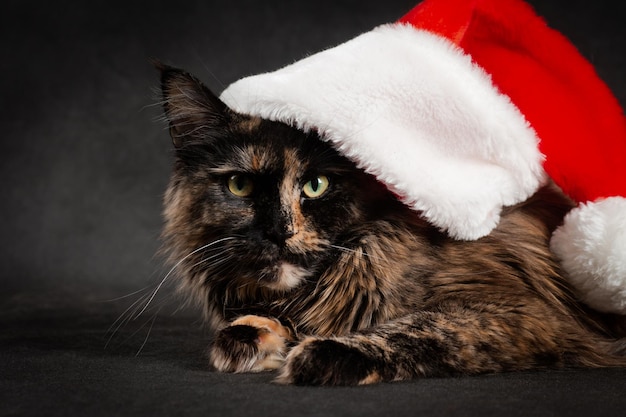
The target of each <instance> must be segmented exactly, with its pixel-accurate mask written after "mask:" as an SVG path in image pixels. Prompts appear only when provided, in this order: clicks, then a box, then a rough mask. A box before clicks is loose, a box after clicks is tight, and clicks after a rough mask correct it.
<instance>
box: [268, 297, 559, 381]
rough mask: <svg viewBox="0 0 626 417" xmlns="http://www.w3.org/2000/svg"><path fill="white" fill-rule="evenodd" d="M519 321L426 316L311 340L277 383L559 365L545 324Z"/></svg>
mask: <svg viewBox="0 0 626 417" xmlns="http://www.w3.org/2000/svg"><path fill="white" fill-rule="evenodd" d="M517 316H518V315H517V314H512V315H508V316H507V315H506V314H505V315H489V314H487V313H486V312H484V311H473V310H472V309H461V308H459V309H455V311H449V312H428V311H423V312H419V313H415V314H412V315H409V316H406V317H404V318H401V319H397V320H395V321H393V322H389V323H386V324H383V325H379V326H377V327H375V328H373V329H370V330H367V331H363V332H358V333H353V334H348V335H345V336H340V337H329V338H320V337H308V338H305V339H304V340H303V341H301V342H300V343H299V344H298V345H297V346H295V347H294V348H292V349H291V351H290V352H289V355H288V356H287V360H286V362H285V365H284V366H283V367H282V369H281V374H280V376H279V379H278V381H279V382H282V383H291V384H297V385H360V384H371V383H376V382H382V381H397V380H407V379H413V378H419V377H433V376H449V375H455V374H465V375H468V374H479V373H485V372H501V371H505V370H522V369H530V368H534V367H545V366H553V365H557V364H559V363H560V362H561V355H563V352H564V346H562V347H559V346H558V344H557V343H556V340H555V339H554V338H553V337H552V336H551V335H552V334H554V332H553V331H552V330H550V323H549V322H550V320H549V319H545V318H543V319H538V318H533V317H529V316H524V317H517ZM524 324H525V325H526V326H527V327H526V328H525V327H524V326H523V325H524Z"/></svg>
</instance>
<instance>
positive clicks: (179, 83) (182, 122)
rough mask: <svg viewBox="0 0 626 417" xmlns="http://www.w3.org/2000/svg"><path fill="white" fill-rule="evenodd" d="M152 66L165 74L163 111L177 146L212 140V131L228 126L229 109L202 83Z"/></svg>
mask: <svg viewBox="0 0 626 417" xmlns="http://www.w3.org/2000/svg"><path fill="white" fill-rule="evenodd" d="M152 63H153V65H154V66H155V68H156V69H157V70H159V72H160V73H161V91H162V97H163V109H164V110H165V117H166V119H167V120H168V121H169V124H170V135H171V137H172V141H173V143H174V146H176V147H177V148H179V147H181V146H182V145H183V144H184V143H185V141H187V140H190V139H204V138H207V137H210V136H211V131H212V130H214V129H217V128H219V127H220V126H224V125H225V124H226V122H227V119H228V107H227V106H226V104H224V103H223V102H222V101H221V100H220V99H219V98H218V97H217V96H216V95H215V94H213V92H211V90H209V89H208V88H207V87H206V86H205V85H204V84H203V83H202V82H201V81H200V80H198V79H197V78H196V77H194V76H193V75H191V74H189V73H187V72H186V71H183V70H181V69H178V68H175V67H171V66H169V65H166V64H163V63H162V62H160V61H157V60H152Z"/></svg>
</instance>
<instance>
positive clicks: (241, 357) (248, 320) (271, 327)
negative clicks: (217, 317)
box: [210, 315, 293, 372]
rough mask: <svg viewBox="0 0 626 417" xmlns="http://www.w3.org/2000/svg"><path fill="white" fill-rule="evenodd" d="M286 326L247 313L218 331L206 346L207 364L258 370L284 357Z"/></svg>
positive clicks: (276, 365) (222, 368) (226, 369)
mask: <svg viewBox="0 0 626 417" xmlns="http://www.w3.org/2000/svg"><path fill="white" fill-rule="evenodd" d="M291 340H293V336H292V334H291V332H290V330H289V328H287V327H285V326H283V325H282V324H281V323H280V322H279V321H278V320H276V319H273V318H268V317H262V316H255V315H247V316H243V317H240V318H238V319H236V320H235V321H233V322H232V323H230V325H228V326H227V327H225V328H224V329H222V330H221V331H219V332H218V334H217V335H216V337H215V340H214V341H213V344H212V346H211V350H210V361H211V364H212V365H213V366H214V367H215V368H216V369H217V370H218V371H222V372H260V371H265V370H272V369H277V368H279V367H280V366H282V364H283V363H284V361H285V357H286V355H287V350H288V347H287V345H288V342H289V341H291Z"/></svg>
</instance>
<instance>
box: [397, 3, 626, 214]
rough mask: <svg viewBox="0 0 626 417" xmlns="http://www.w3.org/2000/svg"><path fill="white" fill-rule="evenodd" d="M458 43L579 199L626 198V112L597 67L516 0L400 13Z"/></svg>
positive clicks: (434, 6) (562, 183) (423, 7)
mask: <svg viewBox="0 0 626 417" xmlns="http://www.w3.org/2000/svg"><path fill="white" fill-rule="evenodd" d="M400 22H402V23H408V24H411V25H413V26H414V27H416V28H418V29H423V30H427V31H431V32H433V33H438V34H440V35H441V36H443V37H446V38H448V39H450V40H451V41H452V42H454V43H455V44H457V45H459V46H460V47H461V48H462V49H463V50H464V51H465V52H466V53H467V54H469V55H470V56H471V57H472V59H473V60H474V62H476V63H477V64H478V65H480V66H481V67H482V68H484V69H485V70H486V71H487V72H488V73H489V74H490V75H491V78H492V81H493V83H494V85H495V86H496V87H497V88H498V89H499V90H500V91H501V92H503V93H504V94H506V95H507V96H509V97H510V98H511V100H512V101H513V103H514V104H515V105H516V106H517V108H519V109H520V111H521V112H522V113H523V114H524V117H525V118H526V120H528V121H529V122H530V124H531V126H532V127H533V129H534V130H535V131H536V132H537V135H538V137H539V138H540V142H539V149H540V150H541V152H542V153H543V154H544V155H546V156H547V158H546V161H545V163H544V168H545V170H546V171H547V173H548V174H549V175H550V177H551V178H552V179H553V180H554V181H555V182H556V183H557V184H558V185H559V186H560V187H561V188H562V189H563V190H564V191H565V192H566V193H567V194H568V195H569V196H570V197H571V198H573V199H574V200H576V201H578V202H586V201H593V200H596V199H598V198H600V197H610V196H615V195H620V196H626V118H624V115H623V113H622V109H621V107H620V106H619V104H618V102H617V100H616V99H615V97H614V96H613V94H612V93H611V92H610V91H609V89H608V87H607V86H606V84H605V83H604V82H603V81H602V80H600V78H599V77H598V75H597V74H596V71H595V69H594V68H593V67H592V65H591V64H590V63H589V62H588V61H587V60H586V59H584V58H583V57H582V56H581V55H580V53H579V52H578V51H577V50H576V48H575V47H574V46H573V45H572V44H571V43H570V42H569V41H568V40H567V39H566V38H565V37H564V36H563V35H562V34H561V33H559V32H557V31H555V30H553V29H551V28H549V27H548V26H547V25H546V23H545V22H544V20H543V19H541V18H540V17H538V16H537V15H536V14H535V12H534V11H533V10H532V8H531V7H530V6H529V5H528V4H526V3H524V2H522V1H518V0H482V1H481V0H473V1H468V0H427V1H424V2H423V3H420V4H419V5H418V6H416V7H415V8H414V9H413V10H411V11H410V12H409V13H407V14H406V15H405V16H404V17H403V18H401V19H400Z"/></svg>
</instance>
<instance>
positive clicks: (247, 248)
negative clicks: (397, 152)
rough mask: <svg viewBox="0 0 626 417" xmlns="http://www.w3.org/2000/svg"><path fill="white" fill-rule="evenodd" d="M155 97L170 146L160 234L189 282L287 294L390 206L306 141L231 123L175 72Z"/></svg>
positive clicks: (265, 124)
mask: <svg viewBox="0 0 626 417" xmlns="http://www.w3.org/2000/svg"><path fill="white" fill-rule="evenodd" d="M163 92H164V99H165V110H166V116H167V118H168V120H169V122H170V131H171V135H172V138H173V142H174V145H175V147H176V161H175V166H174V172H173V174H172V179H171V182H170V187H169V190H168V192H167V195H166V209H165V218H166V228H165V235H166V237H167V238H168V239H169V240H170V244H172V246H173V247H174V248H175V250H174V252H175V253H174V256H175V257H176V258H179V259H178V260H182V259H186V260H187V261H186V263H187V264H193V266H192V267H191V268H192V269H193V271H191V272H192V274H191V275H194V276H196V277H200V278H196V279H202V280H205V281H214V284H215V283H222V284H221V285H223V286H228V287H234V286H236V285H239V286H240V287H239V288H241V287H246V288H248V290H254V289H255V288H257V287H258V288H264V289H269V290H274V291H288V290H290V289H293V288H295V287H297V286H299V285H300V284H301V283H302V282H303V281H304V280H307V279H314V277H315V275H316V273H318V271H320V270H321V269H323V267H324V265H325V264H327V263H328V262H330V261H331V260H332V259H333V257H334V256H336V254H337V246H343V245H344V244H345V242H344V241H343V240H344V239H345V236H346V231H347V230H349V229H350V228H351V227H352V226H353V225H354V224H355V223H358V222H363V221H365V220H366V219H365V217H366V216H367V215H368V214H366V213H373V212H375V211H376V207H377V206H381V207H382V206H384V204H385V202H388V200H390V198H389V195H388V193H387V192H386V190H385V189H384V188H383V187H382V186H381V185H380V184H379V183H378V182H377V181H376V180H374V179H373V178H371V177H370V176H369V175H367V174H365V173H363V172H361V171H360V170H358V169H356V168H355V167H354V165H353V164H352V163H351V162H350V161H348V160H347V159H345V158H344V157H342V156H340V155H339V154H338V153H337V152H336V151H335V150H334V149H333V148H332V147H331V146H330V145H328V144H327V143H326V142H324V141H322V140H320V139H319V138H318V137H317V135H316V134H315V133H308V134H307V133H303V132H301V131H298V130H296V129H294V128H291V127H289V126H287V125H285V124H282V123H277V122H271V121H267V120H262V119H259V118H253V117H248V116H244V115H240V114H236V113H234V112H232V111H231V110H229V109H228V108H226V106H225V105H224V104H223V103H222V102H221V101H220V100H219V99H218V98H217V97H215V96H214V95H213V94H212V93H211V92H210V91H209V90H208V89H206V88H205V87H204V86H203V85H202V84H201V83H200V82H198V81H197V80H196V79H195V78H193V77H192V76H190V75H188V74H186V73H184V72H181V71H178V70H173V69H164V70H163Z"/></svg>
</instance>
